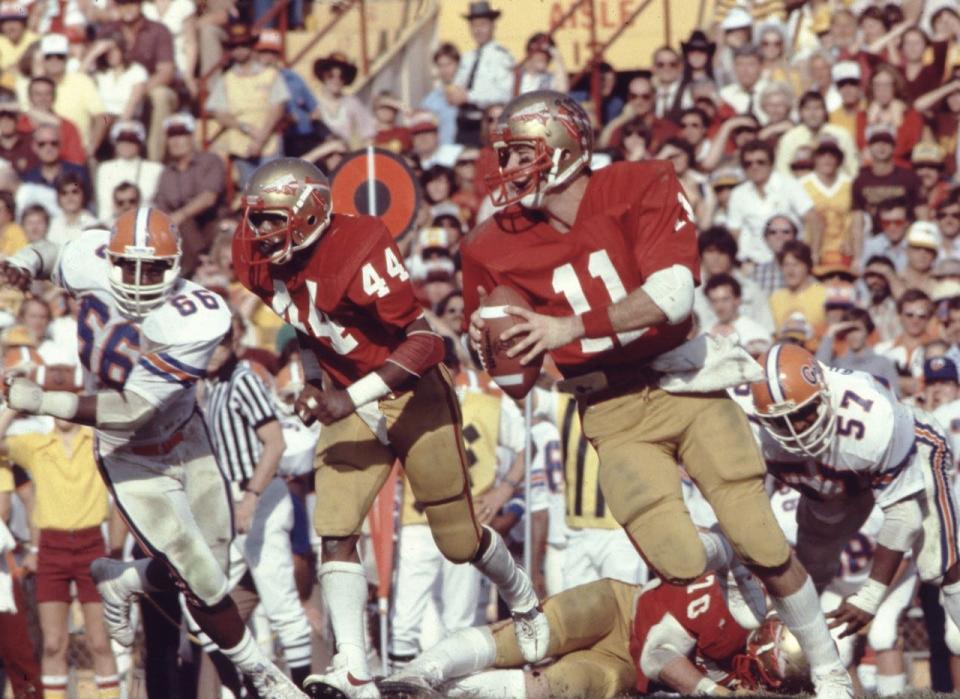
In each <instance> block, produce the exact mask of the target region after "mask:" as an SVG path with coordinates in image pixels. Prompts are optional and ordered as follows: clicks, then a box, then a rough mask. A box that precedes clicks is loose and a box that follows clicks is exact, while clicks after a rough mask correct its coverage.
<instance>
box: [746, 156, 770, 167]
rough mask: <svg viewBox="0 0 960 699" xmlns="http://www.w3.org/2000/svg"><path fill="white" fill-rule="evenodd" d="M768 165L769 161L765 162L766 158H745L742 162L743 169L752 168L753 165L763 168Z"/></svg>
mask: <svg viewBox="0 0 960 699" xmlns="http://www.w3.org/2000/svg"><path fill="white" fill-rule="evenodd" d="M769 164H770V161H769V160H767V159H766V158H747V159H745V160H744V161H743V166H744V167H753V166H754V165H758V166H760V167H765V166H767V165H769Z"/></svg>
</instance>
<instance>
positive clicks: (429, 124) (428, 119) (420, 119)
mask: <svg viewBox="0 0 960 699" xmlns="http://www.w3.org/2000/svg"><path fill="white" fill-rule="evenodd" d="M409 128H410V133H413V134H418V133H427V132H428V131H437V130H438V129H439V128H440V120H439V119H437V115H436V114H434V113H433V112H430V111H427V110H426V109H420V110H417V111H416V112H414V113H413V114H412V115H411V116H410V120H409Z"/></svg>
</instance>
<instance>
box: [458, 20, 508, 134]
mask: <svg viewBox="0 0 960 699" xmlns="http://www.w3.org/2000/svg"><path fill="white" fill-rule="evenodd" d="M498 17H500V11H499V10H494V9H493V8H492V7H491V6H490V3H489V2H471V3H470V5H469V9H468V11H467V14H465V15H464V16H463V18H464V19H465V20H467V22H468V23H469V24H470V36H471V37H473V40H474V41H475V42H476V45H477V47H476V48H475V49H472V50H470V51H467V52H466V53H465V54H463V57H462V59H461V61H460V66H459V68H458V69H457V75H456V77H455V78H454V80H453V84H452V85H448V86H447V87H446V89H445V93H446V97H447V102H449V103H450V104H451V105H453V106H455V107H457V109H458V115H457V143H460V144H462V145H465V146H474V147H476V146H479V145H481V143H480V132H481V129H482V124H483V110H484V109H485V108H486V107H488V106H489V105H491V104H497V103H503V104H506V103H507V102H508V101H510V98H511V97H512V94H511V93H512V89H513V67H514V60H513V56H511V55H510V52H509V51H508V50H507V49H506V48H504V47H503V46H502V45H501V44H499V43H497V41H496V39H494V36H493V35H494V29H495V23H496V21H497V18H498Z"/></svg>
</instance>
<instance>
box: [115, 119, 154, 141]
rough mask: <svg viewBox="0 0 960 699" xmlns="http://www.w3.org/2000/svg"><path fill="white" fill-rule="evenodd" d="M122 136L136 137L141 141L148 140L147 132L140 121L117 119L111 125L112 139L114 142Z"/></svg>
mask: <svg viewBox="0 0 960 699" xmlns="http://www.w3.org/2000/svg"><path fill="white" fill-rule="evenodd" d="M121 136H127V137H128V140H129V137H130V136H133V137H135V138H136V139H137V140H138V141H139V142H140V143H143V142H144V141H146V140H147V132H146V130H145V129H144V128H143V124H141V123H140V122H139V121H117V122H114V124H113V126H111V127H110V140H111V141H113V142H114V143H116V142H117V140H118V139H120V137H121Z"/></svg>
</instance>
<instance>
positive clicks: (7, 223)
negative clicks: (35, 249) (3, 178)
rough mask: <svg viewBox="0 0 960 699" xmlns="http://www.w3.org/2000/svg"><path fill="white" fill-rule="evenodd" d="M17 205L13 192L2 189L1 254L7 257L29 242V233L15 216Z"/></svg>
mask: <svg viewBox="0 0 960 699" xmlns="http://www.w3.org/2000/svg"><path fill="white" fill-rule="evenodd" d="M16 207H17V205H16V201H15V200H14V198H13V194H12V193H11V192H7V191H5V190H0V256H2V257H5V258H6V257H10V255H12V254H13V253H15V252H16V251H17V250H19V249H20V248H22V247H23V246H24V245H26V244H27V243H28V242H29V241H28V240H27V234H26V233H24V231H23V228H21V227H20V225H19V224H18V223H17V222H16V219H15V218H14V214H15V213H16Z"/></svg>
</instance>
